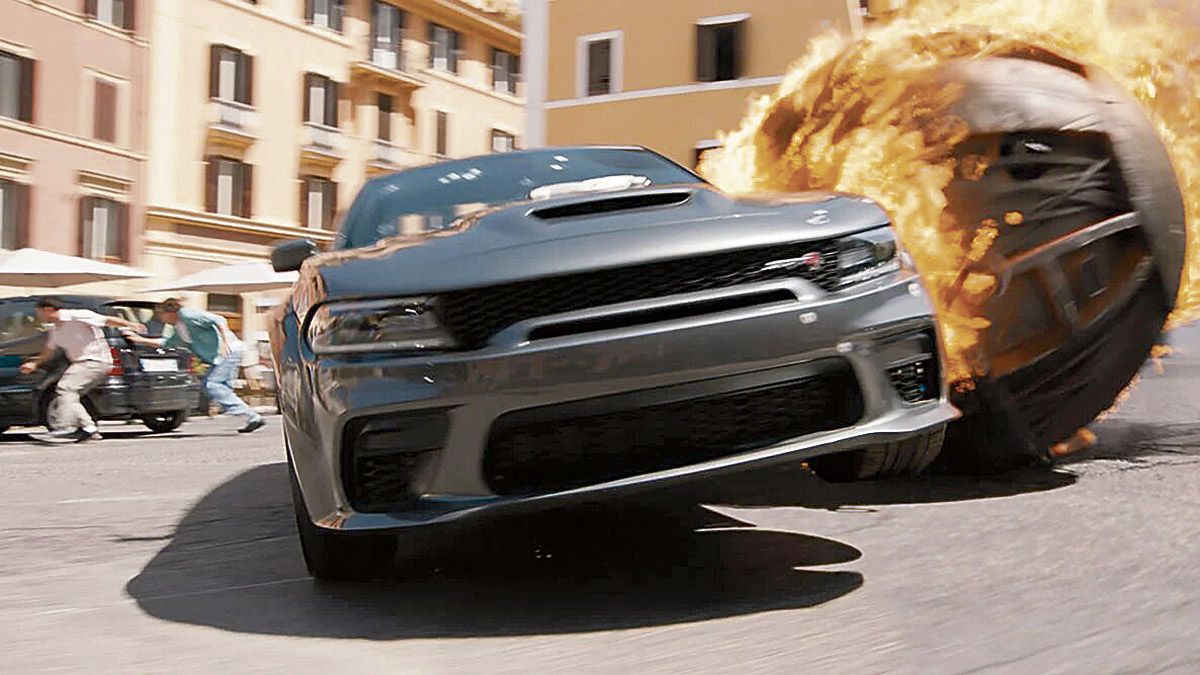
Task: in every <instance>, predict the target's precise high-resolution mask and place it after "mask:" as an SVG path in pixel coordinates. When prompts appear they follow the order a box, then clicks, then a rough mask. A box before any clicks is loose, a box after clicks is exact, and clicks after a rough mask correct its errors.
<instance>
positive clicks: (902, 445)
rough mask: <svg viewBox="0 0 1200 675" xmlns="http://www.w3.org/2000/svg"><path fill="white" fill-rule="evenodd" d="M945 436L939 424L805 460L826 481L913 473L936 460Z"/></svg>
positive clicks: (843, 480) (848, 480)
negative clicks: (906, 435) (902, 436)
mask: <svg viewBox="0 0 1200 675" xmlns="http://www.w3.org/2000/svg"><path fill="white" fill-rule="evenodd" d="M945 435H946V427H945V425H942V426H939V427H937V428H936V429H934V430H932V431H928V432H925V433H923V434H920V435H918V436H913V437H911V438H906V439H904V440H902V441H896V442H893V443H880V444H878V445H872V446H870V447H867V448H863V449H861V450H851V451H849V452H839V453H835V454H832V455H821V456H820V457H813V458H812V459H810V460H808V466H809V468H810V469H812V470H813V473H815V474H817V476H819V477H820V478H821V479H822V480H826V481H829V482H830V483H850V482H853V481H859V480H873V479H876V478H887V477H890V476H915V475H917V474H919V473H921V472H922V471H924V470H925V469H926V468H927V467H929V465H930V464H932V463H933V460H935V459H937V456H938V453H940V452H941V450H942V442H943V440H944V439H945Z"/></svg>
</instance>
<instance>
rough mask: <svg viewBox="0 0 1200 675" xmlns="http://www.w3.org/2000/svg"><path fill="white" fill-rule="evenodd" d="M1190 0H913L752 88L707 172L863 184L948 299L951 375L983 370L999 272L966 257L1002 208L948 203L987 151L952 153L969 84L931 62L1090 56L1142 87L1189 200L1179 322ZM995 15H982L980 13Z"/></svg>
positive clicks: (1190, 289) (1190, 153)
mask: <svg viewBox="0 0 1200 675" xmlns="http://www.w3.org/2000/svg"><path fill="white" fill-rule="evenodd" d="M1193 5H1194V3H1192V2H1189V1H1188V0H1107V1H1106V0H1026V1H1025V2H1020V3H1010V2H995V1H993V0H912V2H910V5H909V7H908V8H907V9H906V10H905V12H904V13H903V14H902V15H901V16H899V17H898V18H896V19H895V20H894V21H891V22H889V23H888V24H887V25H885V26H882V27H879V28H875V29H872V30H870V31H868V32H867V33H866V35H864V36H862V37H861V38H860V39H858V40H854V41H851V40H849V39H848V38H846V37H844V36H839V35H826V36H823V37H821V38H818V39H816V40H814V41H813V43H812V44H811V45H809V49H808V52H807V54H806V55H805V56H804V57H803V58H802V59H801V60H800V61H799V62H797V63H796V64H795V65H794V67H793V69H792V71H791V72H790V73H789V74H788V75H787V77H786V78H785V80H784V82H783V84H782V85H781V86H780V87H779V89H778V91H776V92H775V93H774V94H773V95H771V96H766V97H763V98H762V99H760V100H758V101H755V102H754V103H753V104H752V106H751V110H750V112H749V114H748V115H747V117H746V118H745V120H744V121H743V122H742V125H741V127H740V128H738V129H737V130H735V131H733V132H731V133H729V134H727V135H726V136H725V137H724V138H723V139H722V140H723V141H724V148H723V150H722V151H720V152H713V153H709V154H708V155H707V157H706V159H705V162H704V163H703V165H702V166H701V171H702V173H703V174H704V175H705V176H706V177H708V178H709V179H710V180H712V181H713V182H714V183H715V184H717V185H718V186H720V187H721V188H723V189H725V190H728V191H730V192H734V193H737V192H750V191H771V190H803V189H827V190H838V191H844V192H851V193H856V194H862V195H865V196H868V197H870V198H872V199H874V200H876V201H877V202H879V203H880V204H881V205H882V206H883V207H884V208H885V209H886V210H887V211H888V213H889V214H890V215H891V217H892V220H893V222H894V223H895V226H896V229H897V231H898V233H899V235H900V238H901V240H902V241H903V242H904V244H905V247H906V248H907V250H908V251H909V253H910V254H911V255H912V256H913V258H914V260H915V261H916V263H917V266H918V268H919V269H920V270H921V275H922V277H923V279H924V281H925V284H926V286H927V287H928V288H929V290H930V292H931V294H932V295H933V296H934V298H935V302H936V304H937V305H938V312H939V321H940V323H941V324H942V329H943V334H944V336H945V339H946V346H947V359H948V367H949V373H948V375H949V377H950V379H952V380H955V381H965V380H968V379H969V378H970V377H971V376H972V375H976V374H980V373H981V372H982V365H981V363H980V361H979V357H978V355H977V354H976V353H975V352H976V350H975V347H976V346H977V345H978V344H979V340H980V337H981V332H982V331H983V330H985V329H986V328H987V327H988V325H989V324H988V321H987V320H986V319H985V318H983V316H982V312H981V309H980V308H981V306H982V303H983V302H984V301H986V300H987V298H988V296H989V294H990V293H991V292H992V291H993V290H994V288H995V285H996V280H995V279H994V278H992V277H991V276H990V275H988V274H986V273H981V272H974V271H970V270H971V269H972V268H973V267H975V266H974V265H973V264H972V263H975V262H978V261H979V260H980V259H982V257H983V256H984V254H985V253H986V252H987V250H988V247H989V246H990V245H991V243H992V241H994V240H995V238H996V236H997V235H998V233H999V228H1001V227H1019V226H1020V225H1021V224H1022V222H1023V221H1024V216H1023V214H1021V213H1019V212H1009V213H1006V214H1005V216H1004V223H1003V224H1001V223H997V222H985V223H984V224H983V227H982V228H978V229H976V228H974V227H973V228H971V232H972V234H970V235H968V233H967V232H968V231H967V229H966V228H963V227H960V226H959V224H958V223H955V222H954V220H953V219H952V218H951V217H950V215H949V214H948V213H947V212H946V196H945V194H944V189H945V188H946V186H947V185H948V184H949V183H950V181H951V180H952V179H953V178H954V177H955V175H956V173H957V175H959V176H961V177H963V178H965V179H968V180H973V179H978V177H979V176H981V175H982V174H983V171H984V170H985V169H986V160H984V159H982V158H971V157H968V158H964V159H963V160H962V161H956V160H955V159H954V158H953V157H952V154H951V151H952V150H953V148H954V147H955V145H957V144H958V143H959V142H960V141H961V140H963V139H964V138H965V135H966V133H967V129H966V126H965V124H964V123H962V121H961V120H958V119H957V118H955V117H954V116H953V115H951V114H949V113H948V110H949V109H950V106H951V105H952V104H953V103H954V102H955V101H956V100H957V97H958V95H959V92H958V91H956V89H955V87H953V86H950V85H944V84H939V83H938V81H937V80H936V79H935V77H934V71H935V69H936V68H938V67H939V66H940V65H942V64H944V63H945V62H947V61H949V60H952V59H959V58H971V57H977V56H987V55H998V54H1004V53H1011V52H1012V51H1014V50H1019V49H1022V48H1023V46H1024V45H1029V44H1032V45H1037V46H1038V47H1040V48H1043V49H1046V50H1049V51H1051V52H1054V53H1057V54H1060V55H1062V56H1065V57H1067V58H1069V59H1072V60H1077V61H1080V62H1084V63H1090V64H1094V65H1096V66H1099V67H1100V68H1102V69H1104V70H1106V71H1107V72H1108V74H1109V75H1111V76H1112V77H1113V78H1114V79H1115V80H1116V81H1117V82H1118V83H1119V84H1120V85H1122V86H1123V87H1124V88H1125V89H1126V90H1127V91H1128V92H1130V93H1131V94H1133V95H1134V96H1135V97H1136V98H1137V99H1139V100H1140V101H1142V102H1143V104H1144V105H1145V109H1146V112H1147V115H1148V117H1149V118H1150V119H1151V121H1152V122H1153V123H1154V125H1155V126H1156V128H1157V129H1158V131H1159V133H1160V136H1161V138H1162V139H1163V142H1164V144H1165V145H1166V147H1167V150H1168V152H1169V154H1170V156H1171V160H1172V163H1173V165H1174V167H1175V171H1176V174H1177V176H1178V178H1179V183H1180V187H1181V189H1182V191H1183V194H1184V199H1185V202H1186V209H1187V227H1188V251H1187V258H1186V261H1185V270H1184V274H1183V284H1182V286H1181V288H1180V293H1179V298H1178V305H1177V307H1176V310H1175V314H1174V315H1173V316H1172V320H1171V324H1172V325H1178V324H1179V323H1181V322H1184V321H1188V320H1192V319H1195V318H1200V250H1198V249H1200V133H1197V132H1198V131H1200V97H1198V96H1196V92H1197V88H1196V87H1195V86H1194V85H1195V84H1196V79H1197V77H1198V76H1200V52H1198V51H1197V50H1198V49H1200V10H1198V9H1196V8H1195V7H1193ZM980 26H982V27H985V29H980V28H978V27H980Z"/></svg>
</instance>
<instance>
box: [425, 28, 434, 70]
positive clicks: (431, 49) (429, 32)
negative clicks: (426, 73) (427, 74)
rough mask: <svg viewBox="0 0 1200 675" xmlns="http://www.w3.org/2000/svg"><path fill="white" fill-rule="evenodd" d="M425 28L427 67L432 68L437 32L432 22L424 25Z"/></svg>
mask: <svg viewBox="0 0 1200 675" xmlns="http://www.w3.org/2000/svg"><path fill="white" fill-rule="evenodd" d="M425 27H426V29H427V30H426V40H425V41H426V42H427V43H428V44H429V67H430V68H432V67H433V52H434V51H435V41H436V40H437V31H436V30H435V27H434V25H433V22H432V21H428V22H426V23H425Z"/></svg>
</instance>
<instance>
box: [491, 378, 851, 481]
mask: <svg viewBox="0 0 1200 675" xmlns="http://www.w3.org/2000/svg"><path fill="white" fill-rule="evenodd" d="M597 400H598V401H603V400H604V399H597ZM584 403H585V404H586V403H587V402H584ZM579 406H580V404H578V403H575V404H564V405H562V406H551V407H547V408H535V409H532V410H527V411H518V412H515V413H509V414H508V415H505V416H503V417H501V418H499V419H498V420H497V421H496V423H495V424H494V425H493V427H492V431H491V437H490V438H489V440H488V447H487V451H486V453H485V455H484V475H485V478H486V480H487V484H488V487H489V488H491V489H492V490H493V491H494V492H496V493H497V494H503V495H513V494H534V493H539V492H551V491H555V490H565V489H570V488H575V487H581V486H584V485H591V484H596V483H603V482H605V481H611V480H617V479H621V478H627V477H630V476H636V475H639V474H645V473H651V472H654V471H662V470H665V469H672V468H677V467H681V466H687V465H689V464H696V463H698V462H704V461H708V460H712V459H716V458H719V457H725V456H729V455H734V454H738V453H741V452H746V451H748V450H753V449H756V448H763V447H767V446H770V445H774V444H776V443H780V442H783V441H786V440H788V439H790V438H795V437H798V436H803V435H806V434H811V433H815V432H818V431H828V430H832V429H839V428H842V427H847V426H850V425H852V424H854V423H855V422H857V421H858V420H859V419H860V418H861V417H862V414H863V403H862V397H861V393H860V392H859V388H858V381H857V380H856V379H855V377H854V374H853V372H852V371H851V370H850V368H849V367H848V366H844V364H843V365H841V366H838V367H835V368H834V369H832V370H830V371H829V372H825V373H822V374H819V375H812V376H808V377H805V378H803V379H796V380H790V381H787V382H782V383H775V384H771V385H767V386H761V387H758V388H754V389H744V390H740V391H735V392H730V393H724V394H718V395H713V396H707V397H702V398H692V399H688V400H684V401H673V402H669V403H661V404H657V405H650V406H645V407H635V408H624V409H617V410H615V411H610V412H604V413H600V414H584V415H580V414H577V413H574V414H573V413H571V412H570V410H571V409H576V410H577V409H579ZM560 410H561V411H563V414H562V416H561V417H557V415H558V412H559V411H560Z"/></svg>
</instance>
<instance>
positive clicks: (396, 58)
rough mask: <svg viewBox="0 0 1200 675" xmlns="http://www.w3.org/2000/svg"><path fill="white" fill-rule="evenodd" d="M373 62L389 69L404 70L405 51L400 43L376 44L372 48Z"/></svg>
mask: <svg viewBox="0 0 1200 675" xmlns="http://www.w3.org/2000/svg"><path fill="white" fill-rule="evenodd" d="M371 63H372V64H374V65H376V66H379V67H380V68H387V69H388V70H404V51H403V50H401V48H400V46H399V45H391V46H387V47H384V46H379V45H376V46H375V47H374V48H372V49H371Z"/></svg>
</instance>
